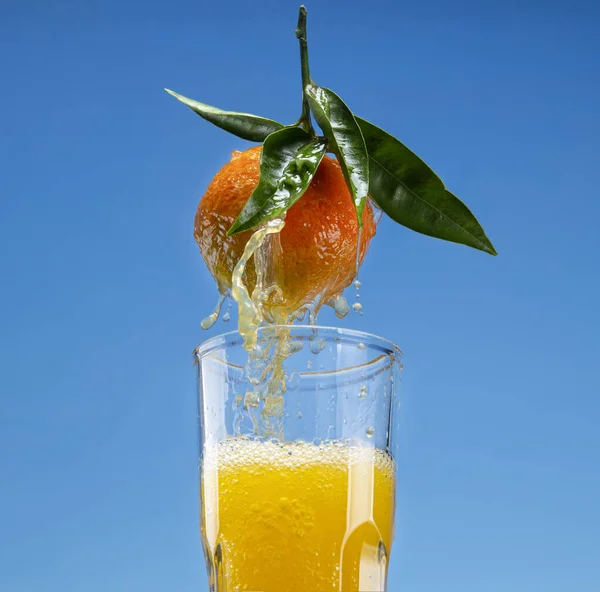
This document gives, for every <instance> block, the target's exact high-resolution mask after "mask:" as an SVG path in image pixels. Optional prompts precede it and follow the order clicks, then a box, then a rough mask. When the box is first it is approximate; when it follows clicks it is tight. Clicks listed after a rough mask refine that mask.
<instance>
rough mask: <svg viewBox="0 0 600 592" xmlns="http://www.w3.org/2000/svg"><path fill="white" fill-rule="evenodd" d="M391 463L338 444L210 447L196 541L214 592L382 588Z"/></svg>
mask: <svg viewBox="0 0 600 592" xmlns="http://www.w3.org/2000/svg"><path fill="white" fill-rule="evenodd" d="M394 486H395V479H394V462H393V460H392V459H391V457H390V456H389V455H388V454H387V453H385V452H383V451H380V450H377V449H374V448H370V447H367V446H360V445H357V446H348V445H345V444H342V443H336V442H333V443H327V444H321V445H317V444H307V443H276V442H259V441H251V440H247V439H242V438H230V439H227V440H224V441H223V442H221V443H220V444H218V445H217V446H216V447H214V448H210V447H207V448H206V449H205V455H204V460H203V468H202V492H201V498H202V499H201V502H202V503H201V505H202V510H201V516H202V538H203V544H204V549H205V553H206V558H207V563H208V567H209V574H210V580H211V586H212V588H211V589H213V590H217V591H218V592H330V591H331V592H358V591H360V592H380V591H383V590H385V579H386V572H387V559H388V555H389V552H390V548H391V544H392V537H393V520H394Z"/></svg>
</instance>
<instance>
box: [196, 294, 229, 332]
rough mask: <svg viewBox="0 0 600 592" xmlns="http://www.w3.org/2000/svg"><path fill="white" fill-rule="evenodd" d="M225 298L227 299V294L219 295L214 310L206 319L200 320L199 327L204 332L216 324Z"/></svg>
mask: <svg viewBox="0 0 600 592" xmlns="http://www.w3.org/2000/svg"><path fill="white" fill-rule="evenodd" d="M226 297H227V294H219V300H218V301H217V305H216V306H215V309H214V310H213V311H212V313H211V314H209V315H208V316H207V317H206V318H204V319H202V322H201V323H200V326H201V327H202V328H203V329H204V330H207V329H210V328H211V327H212V326H213V325H214V324H215V323H216V322H217V319H218V318H219V315H220V314H221V307H222V306H223V302H224V301H225V298H226Z"/></svg>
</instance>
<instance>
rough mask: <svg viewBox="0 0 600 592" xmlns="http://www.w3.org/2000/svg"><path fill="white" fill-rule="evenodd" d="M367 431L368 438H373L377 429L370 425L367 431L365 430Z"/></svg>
mask: <svg viewBox="0 0 600 592" xmlns="http://www.w3.org/2000/svg"><path fill="white" fill-rule="evenodd" d="M365 433H366V434H367V438H372V437H373V435H374V434H375V429H374V428H373V426H369V427H368V428H367V429H366V432H365Z"/></svg>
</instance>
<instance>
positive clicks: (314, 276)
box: [194, 146, 376, 320]
mask: <svg viewBox="0 0 600 592" xmlns="http://www.w3.org/2000/svg"><path fill="white" fill-rule="evenodd" d="M260 155H261V146H257V147H255V148H250V149H249V150H245V151H244V152H234V153H233V154H232V159H231V161H230V162H228V163H227V164H226V165H225V166H224V167H223V168H222V169H221V170H220V171H219V172H218V173H217V174H216V175H215V177H214V178H213V180H212V181H211V183H210V185H209V186H208V189H207V190H206V193H205V194H204V196H203V197H202V199H201V200H200V204H199V205H198V210H197V212H196V218H195V221H194V236H195V238H196V242H197V243H198V245H199V247H200V252H201V253H202V257H203V258H204V261H205V262H206V265H207V267H208V269H209V271H210V273H211V274H212V276H213V277H214V278H215V280H216V282H217V285H218V288H219V291H220V292H224V291H226V290H228V289H229V288H231V274H232V271H233V268H234V267H235V265H236V263H237V262H238V260H239V258H240V256H241V255H242V253H243V251H244V247H245V245H246V243H247V242H248V239H249V238H250V236H251V235H252V232H253V231H246V232H241V233H239V234H236V235H233V236H229V237H228V236H227V231H228V230H229V228H230V226H231V225H232V224H233V222H234V220H235V219H236V218H237V216H238V215H239V213H240V212H241V211H242V208H243V207H244V204H245V203H246V201H247V200H248V198H249V197H250V194H251V193H252V191H253V190H254V188H255V187H256V185H257V184H258V180H259V176H260V170H259V168H260ZM375 232H376V222H375V218H374V214H373V209H372V206H371V204H370V203H367V204H366V206H365V209H364V212H363V232H362V234H361V244H360V255H359V261H361V262H362V259H363V257H364V256H365V254H366V252H367V248H368V245H369V242H370V240H371V239H372V238H373V236H374V235H375ZM271 240H272V241H273V242H272V243H271V249H270V252H271V259H270V265H269V277H268V278H267V279H268V280H269V283H271V282H272V281H274V282H275V283H276V284H277V285H278V286H279V288H280V289H281V291H282V296H283V302H280V303H277V304H275V303H269V306H270V307H275V308H276V309H277V311H278V312H280V313H284V315H285V317H286V318H287V319H288V320H289V319H290V316H291V315H292V313H294V312H295V311H298V310H299V309H300V308H302V307H303V306H305V305H307V304H309V303H311V302H312V301H314V300H315V299H316V298H320V302H327V301H328V300H329V299H330V298H332V297H334V296H336V295H338V294H340V293H341V292H342V291H343V290H344V288H346V287H347V286H348V285H350V283H351V282H352V280H353V279H354V276H355V273H356V246H357V241H358V223H357V220H356V211H355V209H354V204H353V202H352V197H351V195H350V192H349V190H348V188H347V186H346V182H345V180H344V176H343V174H342V170H341V168H340V165H339V163H338V162H337V160H334V159H332V158H329V157H328V156H325V157H324V158H323V160H322V161H321V164H320V166H319V168H318V170H317V172H316V174H315V176H314V178H313V180H312V182H311V184H310V186H309V188H308V189H307V190H306V192H305V193H304V195H303V196H302V197H301V198H300V199H299V200H298V201H297V202H296V203H295V204H294V205H293V206H292V207H291V208H290V209H289V210H288V212H287V214H286V216H285V226H284V228H283V230H282V231H281V233H280V234H279V235H273V236H272V237H271ZM245 280H246V285H247V287H248V289H249V291H250V293H252V289H253V288H254V285H255V282H256V272H255V268H254V262H253V260H252V259H251V260H250V262H249V264H248V265H247V267H246V272H245Z"/></svg>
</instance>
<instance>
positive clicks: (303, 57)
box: [296, 6, 316, 136]
mask: <svg viewBox="0 0 600 592" xmlns="http://www.w3.org/2000/svg"><path fill="white" fill-rule="evenodd" d="M296 37H297V38H298V41H299V42H300V69H301V71H302V114H301V115H300V119H299V120H298V122H297V125H300V126H302V127H303V128H304V129H305V130H306V131H307V132H308V133H309V134H311V135H313V136H315V135H316V134H315V130H314V128H313V125H312V121H311V119H310V106H309V104H308V97H307V96H306V87H307V86H308V85H309V84H312V80H311V78H310V68H309V66H308V44H307V42H306V8H305V7H304V6H300V11H299V13H298V26H297V27H296Z"/></svg>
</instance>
